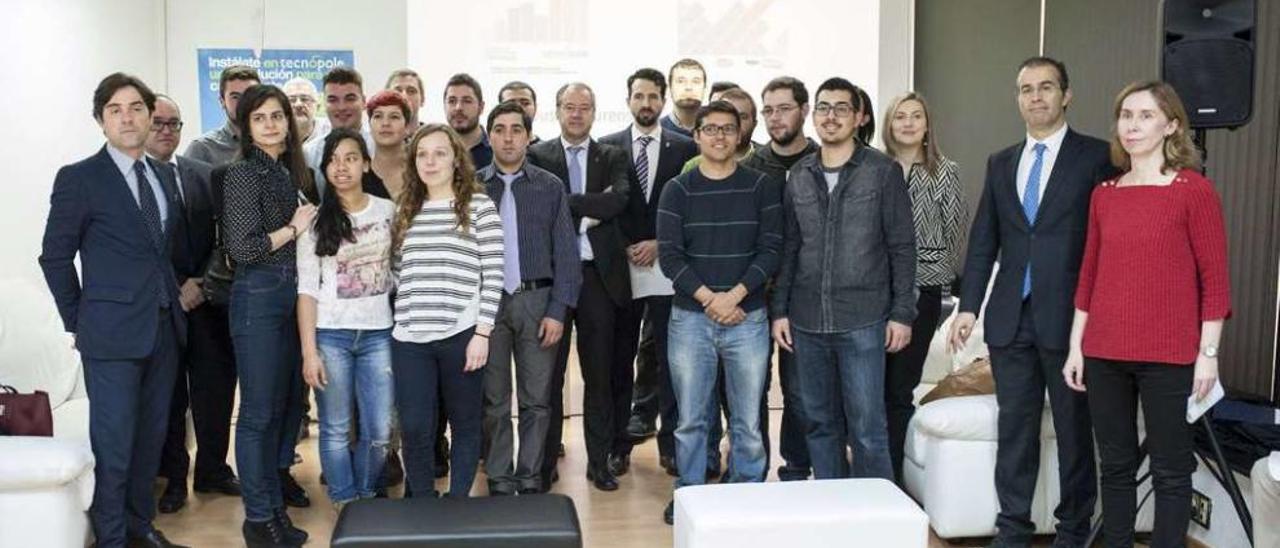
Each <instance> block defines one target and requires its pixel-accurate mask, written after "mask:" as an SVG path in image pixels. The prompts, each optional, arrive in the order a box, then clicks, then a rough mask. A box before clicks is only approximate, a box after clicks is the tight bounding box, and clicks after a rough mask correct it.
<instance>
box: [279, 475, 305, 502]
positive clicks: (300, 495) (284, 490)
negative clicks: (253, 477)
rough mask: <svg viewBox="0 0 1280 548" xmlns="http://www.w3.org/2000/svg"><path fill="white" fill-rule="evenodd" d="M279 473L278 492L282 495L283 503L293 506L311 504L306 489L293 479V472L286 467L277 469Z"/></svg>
mask: <svg viewBox="0 0 1280 548" xmlns="http://www.w3.org/2000/svg"><path fill="white" fill-rule="evenodd" d="M278 472H279V474H280V492H281V495H282V496H283V497H284V503H285V505H287V506H292V507H294V508H306V507H308V506H311V499H310V498H309V497H307V491H306V490H304V489H303V488H302V486H301V485H298V481H297V480H295V479H293V474H290V473H289V470H288V469H287V468H286V469H284V470H279V471H278Z"/></svg>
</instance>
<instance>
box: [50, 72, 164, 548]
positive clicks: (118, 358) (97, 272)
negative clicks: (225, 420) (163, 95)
mask: <svg viewBox="0 0 1280 548" xmlns="http://www.w3.org/2000/svg"><path fill="white" fill-rule="evenodd" d="M155 101H156V97H155V94H153V93H152V92H151V90H150V89H148V88H147V85H146V84H144V83H143V82H142V81H141V80H139V79H138V78H136V77H133V76H129V75H126V74H121V73H115V74H112V75H110V76H107V77H106V78H104V79H103V80H102V82H101V83H99V84H98V88H97V89H96V90H95V91H94V94H93V116H94V118H95V119H96V120H97V121H98V125H99V126H100V127H101V128H102V132H103V134H105V135H106V137H107V144H106V146H104V147H103V148H102V150H100V151H98V153H97V154H95V155H93V156H91V157H89V158H87V159H84V160H81V161H79V162H76V163H74V164H71V165H68V166H64V167H63V168H62V169H60V170H59V171H58V175H57V177H56V179H55V180H54V183H53V195H52V197H51V198H50V208H49V219H48V223H47V224H46V225H45V232H44V244H43V250H42V252H41V254H40V267H41V269H43V270H44V277H45V281H46V282H47V283H48V284H49V291H50V292H52V293H53V298H54V301H55V302H56V303H57V305H58V312H59V314H61V316H62V322H63V325H64V326H65V327H66V330H67V331H68V332H70V333H71V334H72V335H73V336H74V337H75V344H76V347H77V348H78V349H79V351H80V356H81V359H82V361H83V364H84V377H85V388H86V390H87V392H88V394H89V436H90V443H91V444H92V447H93V455H94V459H95V460H96V464H95V467H94V481H95V485H94V494H93V506H92V507H91V508H90V515H91V517H92V519H93V529H94V534H95V536H96V537H97V545H98V546H100V547H119V546H125V545H126V542H127V543H128V545H129V546H147V547H166V546H173V545H172V544H171V543H170V542H169V541H168V540H167V539H165V537H164V535H163V534H161V533H160V531H157V530H156V529H155V528H153V527H152V525H151V520H152V518H153V517H154V516H155V503H154V499H153V498H152V495H151V484H152V482H153V481H154V480H155V477H156V470H157V468H158V467H159V463H160V447H161V445H162V444H163V442H164V437H165V428H166V426H167V424H168V417H169V400H170V398H171V397H172V396H173V385H174V382H175V379H176V376H177V363H178V352H179V348H180V347H181V346H182V345H185V344H186V341H185V337H186V318H185V316H184V314H183V311H182V306H181V297H180V295H179V292H178V284H177V279H176V277H175V273H174V269H173V263H172V260H173V259H172V257H173V253H175V252H177V253H183V252H185V246H184V245H183V244H182V242H183V241H184V240H185V236H184V235H183V222H182V204H181V202H180V201H179V197H178V191H177V188H176V185H175V183H174V181H173V176H172V172H171V171H170V170H169V168H168V167H167V166H164V165H162V164H159V163H156V162H153V161H149V160H148V159H146V158H145V156H144V155H143V148H144V144H145V142H146V139H147V135H148V133H149V131H150V128H151V113H152V112H153V111H154V109H155ZM77 254H78V255H79V256H80V265H81V273H82V274H83V279H82V278H81V276H80V275H77V273H76V266H75V259H76V255H77Z"/></svg>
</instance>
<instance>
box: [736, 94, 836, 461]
mask: <svg viewBox="0 0 1280 548" xmlns="http://www.w3.org/2000/svg"><path fill="white" fill-rule="evenodd" d="M760 99H761V101H762V103H763V104H764V107H763V108H761V109H760V115H761V116H762V117H763V118H764V123H765V127H766V129H768V131H769V143H768V144H767V145H765V146H762V147H760V148H758V149H756V152H755V154H752V155H751V157H750V158H747V159H746V160H743V161H742V165H743V166H745V167H749V168H752V169H757V170H760V171H763V172H765V173H766V174H768V175H769V176H770V177H773V178H774V179H775V181H781V182H782V184H779V188H783V187H784V186H785V181H786V180H787V174H788V170H790V169H791V166H793V165H795V163H796V162H798V161H800V159H801V158H803V157H805V156H808V155H809V154H812V153H813V152H815V151H817V150H818V144H817V143H815V142H813V140H812V139H809V138H808V137H805V136H804V120H805V118H806V117H807V116H809V90H808V89H807V88H805V85H804V82H801V81H800V80H797V79H795V78H792V77H790V76H780V77H778V78H774V79H773V80H770V81H769V83H768V84H765V86H764V92H763V93H762V94H761V96H760ZM778 375H779V376H780V380H781V381H782V433H781V435H780V436H779V438H780V439H779V444H780V446H781V447H779V449H778V452H779V453H780V454H781V455H782V460H783V461H785V462H784V463H783V464H782V465H781V466H779V467H778V479H780V480H782V481H791V480H802V479H806V478H808V477H809V468H810V464H809V448H808V446H807V445H806V444H805V429H806V428H807V422H806V421H805V418H804V417H805V415H804V406H803V404H802V402H801V396H800V378H799V376H798V371H797V370H796V363H795V355H794V354H792V353H791V352H790V351H788V350H786V349H780V350H779V354H778Z"/></svg>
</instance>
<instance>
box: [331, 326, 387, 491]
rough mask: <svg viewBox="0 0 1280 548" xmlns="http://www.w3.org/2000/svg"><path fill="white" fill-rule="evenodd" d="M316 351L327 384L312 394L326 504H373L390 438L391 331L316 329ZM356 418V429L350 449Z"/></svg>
mask: <svg viewBox="0 0 1280 548" xmlns="http://www.w3.org/2000/svg"><path fill="white" fill-rule="evenodd" d="M316 345H317V346H318V347H319V349H320V358H321V360H323V361H324V372H325V375H326V377H327V380H328V384H327V385H325V386H324V387H323V389H321V390H316V391H315V393H316V404H317V406H318V407H319V412H320V467H321V470H323V472H324V477H325V480H326V481H327V482H328V484H329V500H331V501H333V502H348V501H351V500H354V499H357V498H371V497H373V496H374V491H375V490H376V489H377V486H378V476H379V475H380V474H381V473H382V465H383V464H384V463H385V462H386V460H387V441H388V439H389V438H390V437H391V408H392V405H393V404H394V401H393V397H392V394H393V390H394V388H393V385H394V383H393V379H392V375H391V330H390V329H372V330H362V329H317V330H316ZM357 410H358V413H357ZM357 415H358V420H359V421H360V425H359V428H357V429H356V430H357V431H358V437H357V438H356V440H355V444H354V445H352V444H351V441H350V438H351V432H352V430H353V422H354V420H356V419H355V418H353V417H355V416H357Z"/></svg>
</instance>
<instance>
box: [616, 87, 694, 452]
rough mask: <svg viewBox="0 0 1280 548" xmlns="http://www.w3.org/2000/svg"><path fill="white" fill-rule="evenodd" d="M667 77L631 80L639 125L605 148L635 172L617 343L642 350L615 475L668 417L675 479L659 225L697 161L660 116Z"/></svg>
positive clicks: (667, 304) (666, 444) (667, 296)
mask: <svg viewBox="0 0 1280 548" xmlns="http://www.w3.org/2000/svg"><path fill="white" fill-rule="evenodd" d="M666 94H667V79H666V77H664V76H663V75H662V73H661V72H658V71H657V70H656V69H652V68H642V69H640V70H637V71H636V72H635V73H633V74H632V75H631V76H630V77H628V78H627V108H628V109H629V110H630V111H631V117H632V119H633V123H632V124H631V126H630V127H628V128H627V129H624V130H622V131H619V132H617V133H614V134H611V135H607V136H605V137H603V138H601V139H600V142H601V143H605V144H608V145H613V146H615V147H617V148H620V149H622V150H625V151H626V152H627V163H628V165H629V166H631V169H629V170H628V174H629V175H630V177H631V198H630V200H629V201H628V202H627V214H626V219H624V222H623V223H622V225H621V226H622V228H623V232H624V235H625V236H626V239H627V244H628V245H627V248H626V256H627V261H628V263H629V264H628V268H629V270H630V273H631V279H632V285H631V291H632V298H633V305H634V307H635V310H634V313H632V314H630V315H629V316H628V317H629V319H630V320H631V323H630V325H628V326H626V332H627V334H628V336H627V337H624V338H622V339H621V340H619V341H618V344H619V345H621V346H624V351H623V354H624V355H625V356H626V361H627V362H628V363H629V362H630V361H631V360H633V359H635V357H636V354H637V351H639V353H640V354H641V359H640V360H638V361H637V362H636V372H635V386H634V390H633V396H632V397H631V398H628V401H627V402H622V403H627V404H629V405H628V406H627V407H631V408H632V409H631V410H630V412H629V413H627V407H622V408H621V412H622V413H623V415H621V416H627V415H630V418H629V420H628V421H624V422H622V423H621V424H623V425H624V426H625V429H624V431H621V432H618V433H616V434H615V435H616V436H617V439H618V440H619V442H625V444H623V443H620V444H619V448H618V450H617V452H616V454H615V456H614V459H613V461H614V462H613V463H611V464H612V465H613V467H614V469H615V472H618V471H624V469H625V468H627V467H629V465H630V460H631V443H632V442H634V441H640V440H643V439H644V438H646V437H648V436H651V435H653V431H654V421H655V420H656V418H657V417H658V416H659V415H661V416H662V430H661V431H660V432H658V455H659V462H660V463H661V465H662V467H663V468H664V469H666V470H667V471H668V472H669V473H671V474H672V475H675V471H676V465H675V443H676V442H675V428H676V421H677V418H676V400H675V396H674V394H673V393H672V391H671V376H670V375H668V374H667V321H668V319H669V318H670V317H671V296H672V295H673V294H674V291H673V289H672V287H671V282H670V281H668V280H667V279H666V278H665V277H664V276H663V275H662V271H661V270H660V269H659V268H658V264H657V259H658V239H657V235H656V223H657V217H658V197H659V196H662V188H663V186H664V185H665V184H666V183H667V181H669V180H671V179H672V178H674V177H675V176H676V175H679V174H680V169H681V167H682V166H684V163H685V162H687V161H689V159H690V158H693V157H694V156H697V155H698V146H697V145H695V144H693V140H691V139H689V138H688V137H685V136H684V135H682V134H679V133H677V132H675V131H672V130H669V129H666V128H663V127H661V126H660V124H659V121H658V116H659V115H660V114H662V108H663V106H664V105H665V104H666ZM641 317H643V318H644V322H645V341H643V342H641V341H640V340H639V338H638V337H639V336H640V335H639V331H640V319H641Z"/></svg>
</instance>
